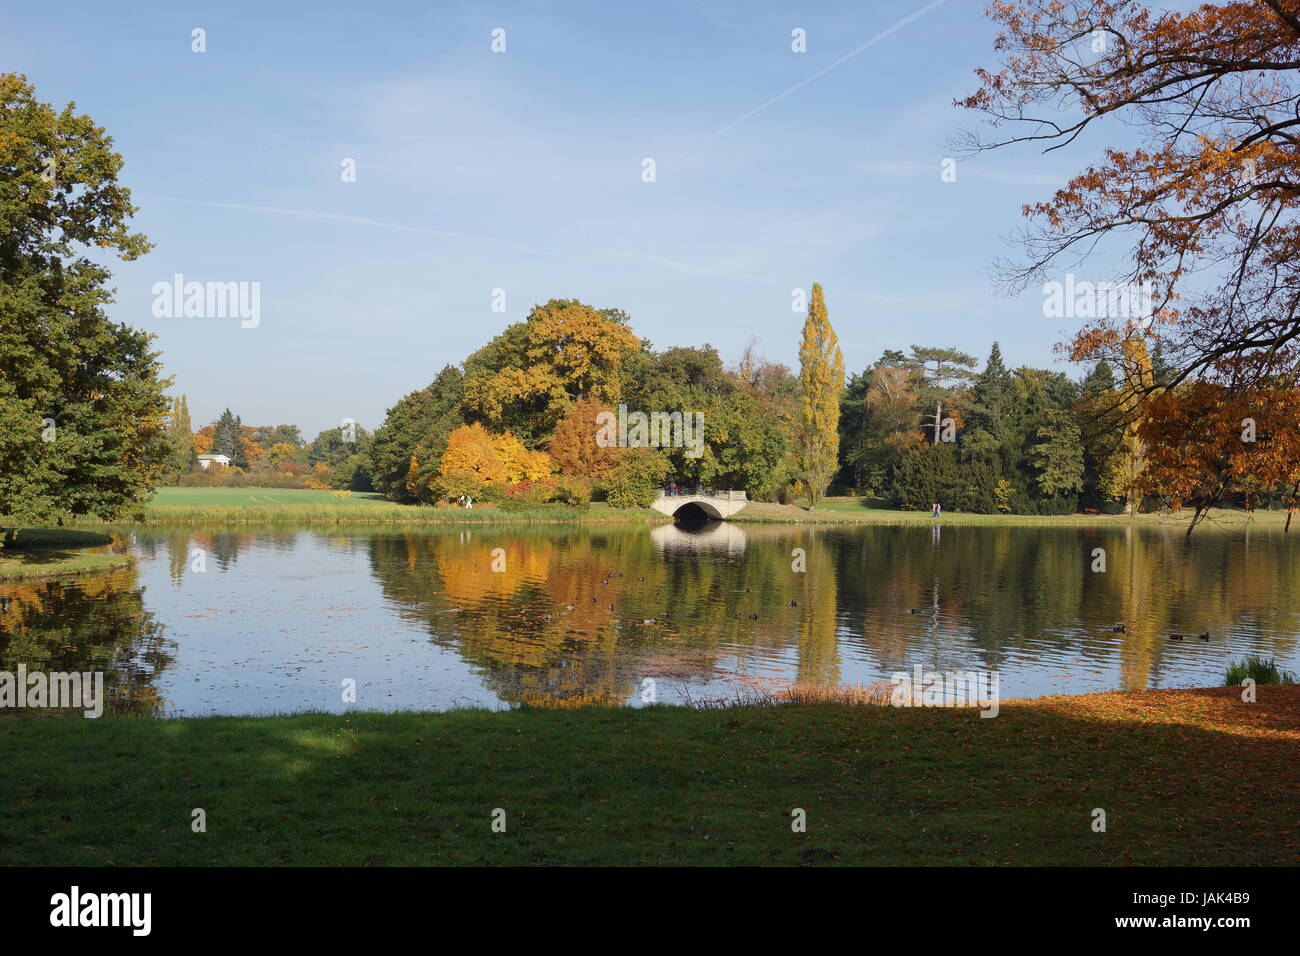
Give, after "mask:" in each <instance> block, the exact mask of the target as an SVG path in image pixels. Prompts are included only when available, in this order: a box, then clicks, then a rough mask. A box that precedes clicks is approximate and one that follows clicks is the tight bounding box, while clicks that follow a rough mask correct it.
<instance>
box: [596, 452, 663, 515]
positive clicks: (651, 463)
mask: <svg viewBox="0 0 1300 956" xmlns="http://www.w3.org/2000/svg"><path fill="white" fill-rule="evenodd" d="M667 474H668V459H667V458H665V457H664V456H663V455H661V454H659V452H657V451H655V450H654V449H653V448H628V449H625V450H624V452H623V454H621V455H619V458H618V462H617V464H615V465H614V467H613V469H611V470H610V473H609V474H608V475H606V476H605V479H604V481H602V482H601V484H602V486H603V487H604V489H605V498H606V500H607V501H608V502H609V503H610V504H611V505H612V506H613V507H615V508H646V507H649V505H650V503H651V502H653V501H654V500H655V497H656V496H657V495H658V494H659V489H660V487H662V485H663V481H664V476H665V475H667Z"/></svg>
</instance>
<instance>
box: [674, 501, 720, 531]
mask: <svg viewBox="0 0 1300 956" xmlns="http://www.w3.org/2000/svg"><path fill="white" fill-rule="evenodd" d="M673 520H674V521H675V522H677V524H678V525H680V526H681V527H683V528H702V527H704V525H706V524H708V523H709V522H710V521H721V520H722V513H721V512H720V511H718V509H717V508H715V507H714V506H713V505H711V504H709V503H708V502H707V501H688V502H687V503H686V504H684V505H682V506H681V507H680V508H678V509H677V510H676V511H674V512H673Z"/></svg>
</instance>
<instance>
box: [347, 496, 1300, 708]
mask: <svg viewBox="0 0 1300 956" xmlns="http://www.w3.org/2000/svg"><path fill="white" fill-rule="evenodd" d="M1126 527H1127V523H1120V522H1118V521H1117V524H1116V526H1115V527H1101V528H1096V529H1086V530H1080V529H1075V528H1054V527H1030V526H1018V527H1010V526H1003V527H988V528H984V527H962V526H950V527H947V528H945V529H944V531H943V534H942V535H941V537H940V538H939V539H938V540H936V538H935V536H934V535H933V533H932V531H931V529H930V528H929V527H920V528H917V527H907V526H894V527H884V526H877V527H872V528H855V529H842V528H841V529H834V528H831V529H826V528H790V527H773V528H764V527H761V526H749V527H747V528H746V536H747V539H748V544H747V546H746V550H745V551H744V553H743V554H735V555H733V554H721V553H709V552H694V551H692V550H691V549H665V548H656V547H655V544H654V541H653V540H652V539H651V537H650V535H649V534H646V533H644V532H642V531H640V530H628V529H612V530H608V531H602V530H600V529H591V528H582V529H572V530H559V531H557V530H555V529H554V528H550V529H536V530H520V529H518V528H511V529H484V530H479V529H475V530H474V531H471V532H467V531H459V530H458V531H450V532H439V533H432V534H430V533H426V532H423V531H420V532H415V533H410V534H402V533H396V534H393V533H381V534H376V535H371V536H369V537H368V538H367V539H366V542H367V545H368V547H369V549H370V559H371V566H372V568H373V570H374V573H375V575H376V577H377V579H378V580H379V582H380V583H381V586H382V587H383V590H384V593H385V595H386V596H387V597H388V598H389V600H391V601H393V602H394V603H395V604H397V605H398V606H399V607H401V608H402V609H403V613H404V614H405V615H407V616H409V617H411V618H412V619H414V620H418V621H421V622H422V623H423V624H424V625H425V627H426V628H427V629H428V631H429V632H430V634H431V636H432V640H433V641H434V642H435V643H437V644H439V645H440V646H443V647H446V648H449V649H451V650H454V651H455V652H456V653H457V654H458V655H459V656H460V657H461V658H463V659H464V660H465V661H467V662H468V663H469V664H470V665H471V666H472V667H473V668H474V669H475V670H477V671H478V672H479V673H480V674H481V675H482V676H483V680H484V682H485V684H486V685H487V686H488V687H489V688H490V689H492V690H493V691H494V692H495V693H496V694H497V695H498V696H499V697H500V698H501V699H502V700H506V701H516V702H519V701H526V702H532V703H551V704H557V703H565V704H574V703H577V702H590V701H622V700H626V699H628V698H629V697H630V696H632V695H633V694H634V693H635V692H636V690H637V687H638V683H639V681H640V680H641V679H642V678H644V677H646V676H660V675H662V674H667V673H674V674H676V675H677V676H680V677H684V678H685V679H688V680H689V679H692V678H694V679H698V680H708V679H710V678H713V677H717V676H719V675H718V668H719V666H720V665H721V664H727V665H730V658H732V657H734V658H736V660H737V661H738V663H739V667H740V669H741V670H744V669H745V667H746V666H747V664H748V663H749V662H750V661H752V660H756V659H761V660H764V661H772V660H776V659H780V658H782V657H784V656H785V655H786V654H787V653H788V650H789V649H790V648H791V647H792V646H794V647H795V649H796V650H797V655H798V660H797V672H798V680H799V681H801V682H807V683H821V684H826V683H835V682H838V681H840V680H841V679H842V674H841V660H842V650H841V647H840V641H839V638H840V635H841V634H845V633H850V634H852V633H861V632H862V631H863V630H864V628H866V627H869V628H870V633H869V635H868V636H867V640H866V644H867V646H868V647H869V648H870V650H871V653H872V654H873V656H875V657H876V658H877V659H878V661H879V666H880V669H881V670H882V671H883V672H885V673H889V672H891V671H893V670H898V669H901V668H903V667H904V666H908V665H910V664H911V663H915V662H917V661H918V660H921V661H924V662H927V663H928V664H929V665H930V666H934V667H938V668H941V669H947V668H955V667H967V666H970V665H971V664H972V663H975V662H979V664H980V666H983V667H987V668H990V669H991V668H996V667H998V666H999V664H1000V663H1001V662H1003V661H1005V660H1006V659H1007V657H1008V656H1009V655H1013V656H1015V657H1017V658H1019V659H1029V660H1033V659H1036V658H1037V657H1041V655H1042V653H1043V651H1044V649H1045V648H1052V649H1053V650H1054V651H1056V652H1059V651H1060V650H1061V649H1062V647H1066V646H1068V647H1069V648H1070V649H1071V650H1077V654H1076V656H1078V657H1079V658H1082V659H1083V660H1084V661H1085V662H1090V663H1094V664H1097V665H1099V666H1100V665H1104V666H1113V664H1114V662H1115V660H1116V653H1117V645H1118V648H1119V649H1118V654H1119V655H1120V666H1121V669H1122V681H1123V683H1124V686H1126V687H1142V686H1147V685H1148V684H1149V683H1150V682H1151V681H1152V680H1153V679H1155V678H1158V676H1159V672H1160V668H1161V666H1162V665H1161V654H1162V653H1163V651H1164V649H1165V647H1166V645H1165V643H1164V636H1165V635H1166V634H1167V633H1168V632H1169V631H1170V630H1181V631H1184V632H1199V631H1204V630H1214V631H1215V632H1216V633H1218V634H1222V632H1223V631H1224V630H1225V629H1227V628H1228V627H1229V626H1231V625H1233V624H1235V623H1240V622H1241V621H1242V620H1243V619H1244V618H1246V617H1248V616H1251V617H1253V618H1254V623H1256V624H1257V625H1261V626H1263V627H1266V628H1268V629H1271V630H1272V631H1273V632H1274V633H1277V634H1281V635H1290V634H1292V633H1293V631H1294V625H1293V624H1292V622H1291V621H1290V620H1289V619H1288V618H1287V616H1286V614H1287V612H1286V611H1285V609H1284V608H1279V607H1277V599H1276V594H1277V593H1278V591H1279V590H1282V589H1284V588H1285V586H1286V584H1287V583H1288V582H1289V581H1292V580H1295V579H1296V572H1297V570H1300V568H1297V559H1296V558H1295V556H1294V554H1293V553H1292V552H1290V551H1288V550H1287V549H1286V548H1285V547H1284V546H1283V539H1282V537H1281V536H1280V535H1277V534H1273V535H1262V536H1261V535H1258V534H1257V535H1255V536H1254V538H1253V539H1252V540H1251V542H1250V545H1251V547H1250V549H1249V550H1248V551H1246V552H1245V555H1242V554H1241V553H1240V552H1241V551H1242V544H1241V542H1240V539H1238V538H1233V537H1230V536H1227V535H1213V534H1206V535H1205V536H1204V537H1203V538H1201V539H1198V540H1195V541H1194V542H1193V543H1192V545H1191V547H1190V548H1185V546H1184V545H1183V543H1182V542H1181V540H1180V538H1179V535H1178V533H1177V531H1169V532H1166V531H1164V530H1162V529H1159V528H1138V529H1135V530H1133V531H1132V532H1131V533H1129V532H1127V531H1126ZM794 547H801V548H804V549H805V552H806V555H807V559H806V560H807V570H806V572H805V573H802V574H800V573H797V572H795V571H793V570H792V568H791V560H792V558H791V549H792V548H794ZM1096 547H1104V548H1105V549H1106V551H1107V563H1108V570H1107V572H1106V573H1104V574H1103V573H1093V572H1092V571H1091V570H1090V566H1091V562H1092V550H1093V548H1096ZM497 548H500V549H501V550H502V552H504V561H505V567H506V571H505V572H496V571H493V570H492V568H493V561H494V557H495V558H498V559H499V558H500V557H501V555H500V554H496V555H494V550H495V549H497ZM1230 556H1231V557H1230ZM610 572H614V576H613V577H609V576H608V575H609V573H610ZM640 578H644V581H642V580H638V579H640ZM792 600H793V601H797V606H795V607H791V604H790V602H791V601H792ZM611 604H612V605H613V606H614V609H613V610H610V608H609V605H611ZM567 606H572V608H573V609H572V610H567V609H566V607H567ZM850 609H861V611H862V612H863V613H865V614H866V616H867V620H866V621H864V620H863V619H861V618H860V617H858V616H857V615H858V612H857V611H851V610H850ZM913 609H915V610H917V611H918V612H919V613H918V614H916V615H909V614H908V613H907V612H908V611H909V610H913ZM751 615H757V618H756V619H751ZM649 618H655V619H656V622H655V623H654V624H650V625H646V624H643V623H642V622H643V620H645V619H649ZM868 622H869V623H868ZM1117 622H1127V623H1129V624H1130V630H1129V633H1128V634H1126V635H1117V634H1114V633H1112V632H1111V631H1110V630H1109V625H1111V624H1112V623H1117ZM1279 640H1280V641H1281V642H1282V643H1288V642H1291V643H1293V642H1294V638H1292V637H1290V636H1287V637H1282V638H1280V639H1279ZM1076 645H1077V648H1076ZM1283 650H1284V648H1283V647H1281V646H1279V647H1278V652H1279V653H1281V652H1283ZM667 679H669V680H671V679H673V678H671V677H669V678H667Z"/></svg>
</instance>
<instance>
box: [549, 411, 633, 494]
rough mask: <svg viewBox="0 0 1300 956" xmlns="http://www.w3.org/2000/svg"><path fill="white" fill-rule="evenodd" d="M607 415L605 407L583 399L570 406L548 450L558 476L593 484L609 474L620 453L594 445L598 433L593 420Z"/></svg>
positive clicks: (616, 450)
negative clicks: (558, 472)
mask: <svg viewBox="0 0 1300 956" xmlns="http://www.w3.org/2000/svg"><path fill="white" fill-rule="evenodd" d="M607 412H610V409H609V407H608V406H606V405H603V404H601V403H600V402H597V401H594V400H592V399H586V398H584V399H582V400H580V401H577V402H575V403H574V404H573V405H571V406H569V410H568V411H567V412H565V413H564V417H563V418H561V419H560V421H559V423H558V424H557V425H556V426H555V433H554V434H553V435H551V440H550V443H549V444H548V446H547V449H548V451H550V454H551V460H552V461H554V462H555V465H556V467H558V468H559V469H560V472H561V474H565V475H573V476H575V477H578V478H587V479H591V480H594V481H598V480H599V479H601V478H604V477H605V476H606V475H607V474H609V472H610V469H611V468H613V467H614V464H615V463H616V462H617V460H618V453H619V449H618V448H617V447H614V446H608V447H605V446H602V445H600V444H598V443H597V442H596V433H597V432H598V431H599V426H598V425H597V424H596V418H597V416H599V415H600V414H602V413H607Z"/></svg>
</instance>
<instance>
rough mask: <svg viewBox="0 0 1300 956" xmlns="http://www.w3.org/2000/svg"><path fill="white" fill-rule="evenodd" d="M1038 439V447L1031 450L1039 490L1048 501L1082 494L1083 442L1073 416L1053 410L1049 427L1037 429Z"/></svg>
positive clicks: (1050, 414) (1030, 455)
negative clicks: (1060, 496)
mask: <svg viewBox="0 0 1300 956" xmlns="http://www.w3.org/2000/svg"><path fill="white" fill-rule="evenodd" d="M1038 438H1039V442H1038V444H1036V445H1034V446H1033V447H1032V448H1031V449H1030V450H1029V459H1030V461H1031V462H1032V463H1033V465H1034V468H1035V469H1036V470H1037V472H1038V474H1037V475H1036V476H1035V482H1036V484H1037V486H1038V490H1039V491H1040V492H1041V493H1042V494H1043V495H1044V496H1046V497H1049V498H1051V497H1056V496H1059V495H1062V494H1070V493H1073V494H1077V493H1078V492H1080V491H1082V490H1083V440H1082V438H1081V437H1080V434H1079V425H1078V423H1077V422H1076V421H1075V420H1074V418H1073V416H1071V415H1070V414H1069V413H1067V412H1063V411H1059V410H1057V409H1053V410H1052V411H1051V412H1050V413H1049V422H1048V424H1046V425H1044V426H1042V427H1041V428H1039V429H1038Z"/></svg>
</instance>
